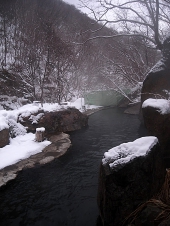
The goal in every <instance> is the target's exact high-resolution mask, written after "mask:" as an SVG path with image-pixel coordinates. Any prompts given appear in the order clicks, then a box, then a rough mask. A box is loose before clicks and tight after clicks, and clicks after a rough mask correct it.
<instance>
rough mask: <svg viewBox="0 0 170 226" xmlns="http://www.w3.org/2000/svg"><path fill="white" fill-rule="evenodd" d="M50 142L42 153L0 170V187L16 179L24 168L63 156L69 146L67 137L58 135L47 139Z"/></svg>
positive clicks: (63, 134)
mask: <svg viewBox="0 0 170 226" xmlns="http://www.w3.org/2000/svg"><path fill="white" fill-rule="evenodd" d="M48 140H49V141H50V142H51V144H50V145H49V146H47V147H46V148H44V149H43V150H42V152H40V153H38V154H35V155H31V156H30V157H29V158H27V159H23V160H21V161H19V162H17V163H15V164H13V165H10V166H7V167H5V168H3V169H1V170H0V187H2V186H4V185H6V184H7V182H9V181H11V180H13V179H15V178H16V176H17V174H18V173H19V172H20V171H21V170H23V169H26V168H33V167H34V166H37V165H44V164H46V163H48V162H51V161H53V160H54V159H55V158H58V157H60V156H62V155H64V154H65V153H66V152H67V150H68V148H69V147H70V146H71V141H70V139H69V135H68V134H65V133H60V134H56V135H52V136H51V137H49V138H48Z"/></svg>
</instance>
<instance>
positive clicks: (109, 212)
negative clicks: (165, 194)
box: [98, 137, 165, 226]
mask: <svg viewBox="0 0 170 226" xmlns="http://www.w3.org/2000/svg"><path fill="white" fill-rule="evenodd" d="M159 149H160V146H159V143H158V140H157V138H156V137H143V138H140V139H137V140H135V141H134V142H129V143H126V144H121V145H119V146H117V147H115V148H113V149H111V150H109V151H108V152H106V153H105V154H104V158H103V160H102V164H101V167H100V175H99V187H98V206H99V210H100V216H101V219H102V222H103V225H105V226H115V225H116V226H120V225H122V223H123V222H124V220H125V219H126V218H127V217H128V216H129V214H131V212H132V211H134V210H135V209H136V208H137V206H138V205H139V204H141V203H143V202H145V201H147V200H149V199H150V198H151V197H153V196H154V195H155V194H156V193H157V192H158V191H159V190H160V188H161V186H162V184H163V181H164V177H165V167H164V164H163V160H162V158H161V156H160V155H161V154H160V151H159Z"/></svg>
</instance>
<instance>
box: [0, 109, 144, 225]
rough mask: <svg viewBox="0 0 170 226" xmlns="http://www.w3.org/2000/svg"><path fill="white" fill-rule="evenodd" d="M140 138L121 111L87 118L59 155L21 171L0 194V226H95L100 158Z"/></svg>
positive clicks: (141, 131)
mask: <svg viewBox="0 0 170 226" xmlns="http://www.w3.org/2000/svg"><path fill="white" fill-rule="evenodd" d="M144 134H146V131H144V129H143V128H142V127H140V122H139V120H138V118H137V116H133V115H127V114H123V113H122V110H121V109H116V108H114V109H107V110H103V111H99V112H97V113H95V114H93V115H92V116H90V117H89V127H88V128H86V129H82V130H79V131H76V132H73V133H71V140H72V144H73V145H72V147H71V148H70V149H69V151H68V152H67V153H66V154H65V155H64V156H62V157H61V158H59V159H56V160H54V161H53V162H51V163H49V164H46V165H44V166H39V167H36V168H34V169H27V170H24V171H23V172H21V173H19V175H18V177H17V179H16V180H15V181H12V182H10V183H9V184H8V185H7V186H6V187H5V188H3V189H0V226H14V225H15V226H25V225H26V226H28V225H30V226H65V225H68V226H95V225H96V219H97V216H98V209H97V204H96V196H97V182H98V172H99V165H100V162H101V159H102V156H103V153H104V152H105V151H107V150H108V149H110V148H112V147H113V146H116V145H119V144H120V143H123V142H128V141H133V140H134V139H136V138H138V137H140V136H142V135H144Z"/></svg>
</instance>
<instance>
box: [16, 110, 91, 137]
mask: <svg viewBox="0 0 170 226" xmlns="http://www.w3.org/2000/svg"><path fill="white" fill-rule="evenodd" d="M18 121H19V122H20V123H21V124H22V125H23V126H25V127H27V128H28V132H35V131H36V128H39V127H44V128H45V131H46V133H56V132H70V131H74V130H78V129H81V128H82V127H84V126H87V124H88V117H87V116H86V115H85V114H82V113H81V112H80V111H79V110H77V109H75V108H69V109H64V110H60V111H53V112H43V111H42V110H41V111H39V112H37V113H35V114H32V115H31V116H30V115H29V116H28V117H24V116H22V115H19V117H18Z"/></svg>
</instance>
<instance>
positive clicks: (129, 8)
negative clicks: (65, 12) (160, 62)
mask: <svg viewBox="0 0 170 226" xmlns="http://www.w3.org/2000/svg"><path fill="white" fill-rule="evenodd" d="M80 1H81V0H80ZM81 3H82V5H83V6H84V7H86V8H88V9H89V10H90V12H91V13H92V15H93V17H94V18H95V20H96V21H97V22H101V23H102V24H103V26H106V25H107V26H113V25H114V28H115V29H117V31H118V33H117V34H114V35H112V36H110V37H115V36H116V37H117V36H119V37H120V36H122V35H123V36H124V35H126V36H132V35H133V36H141V37H143V38H145V39H147V40H148V41H149V42H150V43H151V44H152V45H154V46H156V47H157V48H158V49H160V50H161V49H162V44H161V41H162V37H163V36H165V35H166V32H167V29H169V28H170V3H169V0H167V1H166V0H121V1H120V0H93V1H85V2H84V1H81ZM100 37H101V36H100ZM108 37H109V36H108Z"/></svg>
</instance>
